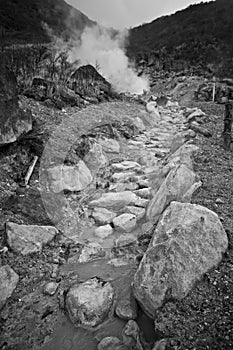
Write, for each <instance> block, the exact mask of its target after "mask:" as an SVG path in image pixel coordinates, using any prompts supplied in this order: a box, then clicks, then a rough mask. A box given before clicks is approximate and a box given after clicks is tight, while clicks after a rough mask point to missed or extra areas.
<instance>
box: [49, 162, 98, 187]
mask: <svg viewBox="0 0 233 350" xmlns="http://www.w3.org/2000/svg"><path fill="white" fill-rule="evenodd" d="M48 176H49V180H50V188H51V190H52V191H53V192H54V193H59V192H61V191H64V190H68V191H82V190H84V189H85V188H86V187H87V186H88V185H90V183H91V182H92V180H93V178H92V175H91V172H90V170H89V169H88V167H87V166H86V164H85V163H84V162H83V161H82V160H80V161H79V163H78V164H77V165H75V166H67V165H63V166H62V165H58V166H56V167H53V168H50V169H48Z"/></svg>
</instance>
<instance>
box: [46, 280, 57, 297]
mask: <svg viewBox="0 0 233 350" xmlns="http://www.w3.org/2000/svg"><path fill="white" fill-rule="evenodd" d="M58 286H59V283H55V282H48V283H46V285H45V286H44V294H46V295H50V296H53V295H54V294H55V293H56V291H57V289H58Z"/></svg>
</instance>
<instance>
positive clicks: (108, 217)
mask: <svg viewBox="0 0 233 350" xmlns="http://www.w3.org/2000/svg"><path fill="white" fill-rule="evenodd" d="M116 216H117V214H116V213H114V212H113V211H110V210H108V209H105V208H94V211H93V213H92V217H93V218H94V219H95V221H96V222H97V223H98V224H100V225H104V224H110V222H112V220H113V219H114V218H115V217H116Z"/></svg>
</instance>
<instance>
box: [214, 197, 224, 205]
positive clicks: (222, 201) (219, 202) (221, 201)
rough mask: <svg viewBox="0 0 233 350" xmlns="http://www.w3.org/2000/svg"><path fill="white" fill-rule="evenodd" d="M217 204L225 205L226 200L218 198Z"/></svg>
mask: <svg viewBox="0 0 233 350" xmlns="http://www.w3.org/2000/svg"><path fill="white" fill-rule="evenodd" d="M215 203H216V204H224V200H222V199H221V198H217V199H216V201H215Z"/></svg>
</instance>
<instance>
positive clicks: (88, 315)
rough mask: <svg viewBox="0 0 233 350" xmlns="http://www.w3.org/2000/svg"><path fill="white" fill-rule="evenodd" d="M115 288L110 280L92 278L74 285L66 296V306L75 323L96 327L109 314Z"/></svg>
mask: <svg viewBox="0 0 233 350" xmlns="http://www.w3.org/2000/svg"><path fill="white" fill-rule="evenodd" d="M113 298H114V290H113V287H112V286H111V284H110V283H109V282H104V281H102V280H100V279H98V278H92V279H90V280H88V281H86V282H84V283H80V284H77V285H74V286H72V287H71V288H70V289H69V291H68V293H67V296H66V308H67V311H68V314H69V317H70V319H71V321H72V322H73V323H74V324H75V325H79V324H81V325H84V326H90V327H95V326H97V325H98V324H100V323H101V322H102V321H103V320H104V318H105V317H106V316H107V315H108V313H109V311H110V308H111V306H112V303H113Z"/></svg>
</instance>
